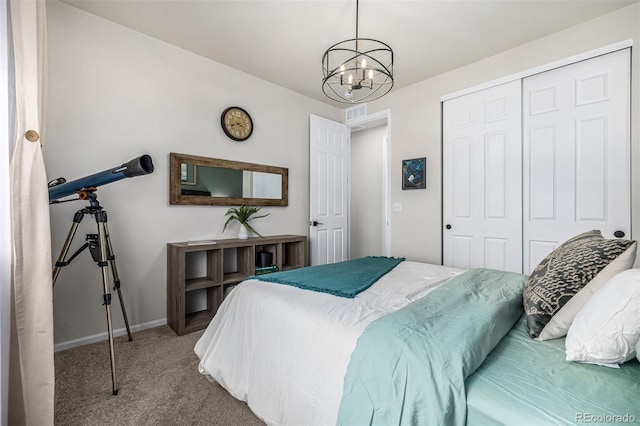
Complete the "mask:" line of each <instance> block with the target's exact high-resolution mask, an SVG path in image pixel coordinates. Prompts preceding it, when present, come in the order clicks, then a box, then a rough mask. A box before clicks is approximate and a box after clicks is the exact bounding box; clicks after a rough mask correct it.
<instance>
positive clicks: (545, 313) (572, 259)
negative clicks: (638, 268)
mask: <svg viewBox="0 0 640 426" xmlns="http://www.w3.org/2000/svg"><path fill="white" fill-rule="evenodd" d="M633 243H634V241H629V240H620V239H613V240H608V239H605V238H603V237H602V233H601V232H600V231H598V230H594V231H588V232H584V233H582V234H580V235H577V236H575V237H573V238H571V239H569V240H567V241H566V242H564V243H563V244H561V245H560V246H559V247H557V248H556V249H555V250H554V251H552V252H551V253H549V254H548V255H547V257H545V258H544V259H543V260H542V262H540V264H539V265H538V266H536V268H535V269H534V270H533V272H532V273H531V275H530V276H529V279H528V280H527V282H526V284H525V287H524V294H523V304H524V311H525V314H526V318H527V326H528V327H529V335H530V336H531V337H532V338H535V337H538V336H539V335H540V333H541V332H542V330H543V329H544V327H545V326H546V325H547V323H549V321H550V320H551V318H552V317H553V316H554V315H555V314H556V313H557V312H558V311H559V310H560V309H561V308H562V307H563V306H564V305H565V304H566V303H567V302H568V301H569V300H570V299H571V298H572V297H573V296H574V295H575V294H576V293H578V292H579V291H580V290H582V288H583V287H584V286H585V285H587V284H588V283H589V282H590V281H591V280H592V279H593V278H595V276H596V275H598V273H600V271H602V270H603V269H604V268H605V267H606V266H607V265H608V264H609V263H611V262H612V261H614V260H615V259H616V258H617V257H618V256H620V255H621V254H622V253H624V252H625V250H627V249H628V248H629V247H630V246H631V245H632V244H633Z"/></svg>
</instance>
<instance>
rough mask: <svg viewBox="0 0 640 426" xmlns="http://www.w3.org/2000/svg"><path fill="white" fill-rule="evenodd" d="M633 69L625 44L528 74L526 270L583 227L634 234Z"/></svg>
mask: <svg viewBox="0 0 640 426" xmlns="http://www.w3.org/2000/svg"><path fill="white" fill-rule="evenodd" d="M629 70H630V59H629V50H628V49H626V50H622V51H618V52H614V53H611V54H608V55H604V56H600V57H597V58H594V59H590V60H587V61H583V62H579V63H576V64H572V65H569V66H566V67H562V68H558V69H555V70H551V71H548V72H545V73H541V74H538V75H535V76H532V77H528V78H525V79H524V80H523V155H524V157H523V167H524V170H523V172H524V185H523V209H524V212H525V215H524V220H523V238H524V244H523V249H524V253H523V255H524V273H530V272H531V271H532V270H533V268H535V266H536V265H537V264H538V263H539V262H540V261H541V260H542V259H543V258H544V256H546V255H547V254H548V253H549V252H551V251H552V250H553V248H555V247H556V246H557V245H558V244H560V243H562V242H563V241H566V240H567V239H569V238H571V237H573V236H574V235H577V234H579V233H581V232H584V231H587V230H591V229H599V230H601V231H602V233H603V235H604V236H605V237H607V238H614V235H613V233H614V232H615V231H618V230H620V231H623V232H624V233H625V234H626V237H627V238H629V237H630V231H631V216H630V212H631V210H630V209H631V206H630V136H629V135H630V130H629V129H630V127H629V123H630V116H629V110H630V71H629Z"/></svg>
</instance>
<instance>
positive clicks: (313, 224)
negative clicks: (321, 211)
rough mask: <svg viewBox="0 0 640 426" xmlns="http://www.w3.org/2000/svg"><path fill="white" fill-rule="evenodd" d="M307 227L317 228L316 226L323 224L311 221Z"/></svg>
mask: <svg viewBox="0 0 640 426" xmlns="http://www.w3.org/2000/svg"><path fill="white" fill-rule="evenodd" d="M309 225H311V226H318V225H324V223H322V222H318V221H317V220H313V221H311V222H309Z"/></svg>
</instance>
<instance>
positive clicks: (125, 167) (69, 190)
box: [49, 154, 153, 203]
mask: <svg viewBox="0 0 640 426" xmlns="http://www.w3.org/2000/svg"><path fill="white" fill-rule="evenodd" d="M149 173H153V162H152V161H151V156H149V155H146V154H145V155H141V156H140V157H137V158H134V159H133V160H131V161H128V162H126V163H124V164H122V165H120V166H118V167H114V168H113V169H108V170H105V171H103V172H100V173H95V174H92V175H90V176H85V177H83V178H80V179H76V180H73V181H71V182H67V181H66V180H65V179H64V178H58V179H55V180H53V181H51V182H50V183H49V203H52V202H56V201H55V200H57V199H59V198H63V197H66V196H67V195H71V194H75V193H77V192H79V191H83V190H88V189H90V190H95V188H96V187H98V186H100V185H106V184H108V183H111V182H115V181H118V180H120V179H124V178H130V177H135V176H143V175H147V174H149Z"/></svg>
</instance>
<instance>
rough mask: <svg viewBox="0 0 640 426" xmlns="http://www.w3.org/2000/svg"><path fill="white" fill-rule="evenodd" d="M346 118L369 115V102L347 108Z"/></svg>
mask: <svg viewBox="0 0 640 426" xmlns="http://www.w3.org/2000/svg"><path fill="white" fill-rule="evenodd" d="M345 115H346V117H345V118H346V120H347V121H350V120H353V119H355V118H358V117H362V116H365V115H367V104H359V105H356V106H354V107H352V108H347V109H346V110H345Z"/></svg>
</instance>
